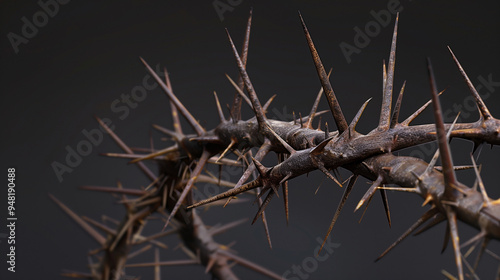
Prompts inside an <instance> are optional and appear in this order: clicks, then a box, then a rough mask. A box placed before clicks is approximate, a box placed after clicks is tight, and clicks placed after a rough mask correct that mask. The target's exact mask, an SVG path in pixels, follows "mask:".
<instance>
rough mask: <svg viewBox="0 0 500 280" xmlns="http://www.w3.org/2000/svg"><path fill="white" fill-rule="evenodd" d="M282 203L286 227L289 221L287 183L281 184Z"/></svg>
mask: <svg viewBox="0 0 500 280" xmlns="http://www.w3.org/2000/svg"><path fill="white" fill-rule="evenodd" d="M282 191H283V202H284V204H285V216H286V225H288V221H289V210H288V181H286V182H283V189H282Z"/></svg>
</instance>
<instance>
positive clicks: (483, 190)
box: [470, 154, 491, 207]
mask: <svg viewBox="0 0 500 280" xmlns="http://www.w3.org/2000/svg"><path fill="white" fill-rule="evenodd" d="M470 158H471V160H472V164H473V165H474V172H475V173H476V177H477V181H478V183H479V189H480V190H481V195H482V196H483V203H484V204H485V205H486V207H491V202H490V198H489V197H488V194H487V193H486V189H485V188H484V184H483V179H481V175H480V174H479V169H477V165H476V161H475V160H474V156H473V155H472V154H471V155H470Z"/></svg>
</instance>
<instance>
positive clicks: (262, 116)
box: [226, 29, 266, 131]
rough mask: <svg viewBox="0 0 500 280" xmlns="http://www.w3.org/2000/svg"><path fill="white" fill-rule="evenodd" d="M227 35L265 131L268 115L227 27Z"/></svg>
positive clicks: (256, 113) (260, 124) (254, 108)
mask: <svg viewBox="0 0 500 280" xmlns="http://www.w3.org/2000/svg"><path fill="white" fill-rule="evenodd" d="M226 33H227V37H228V39H229V43H230V44H231V48H232V50H233V55H234V57H235V59H236V63H237V65H238V69H239V71H240V75H241V77H242V79H243V81H244V82H245V87H246V89H247V92H248V94H249V95H250V101H252V105H253V106H252V107H253V111H254V113H255V117H256V118H257V122H258V123H259V126H260V129H261V131H264V129H265V128H264V124H265V123H266V115H265V114H264V110H263V109H262V106H261V105H260V101H259V98H258V97H257V93H256V92H255V90H254V88H253V85H252V82H251V81H250V77H249V76H248V73H247V71H246V70H245V67H244V65H243V62H242V61H241V58H240V56H239V55H238V51H237V50H236V47H235V46H234V43H233V40H232V39H231V35H229V31H228V30H227V29H226Z"/></svg>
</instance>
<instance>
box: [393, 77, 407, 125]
mask: <svg viewBox="0 0 500 280" xmlns="http://www.w3.org/2000/svg"><path fill="white" fill-rule="evenodd" d="M405 86H406V81H404V83H403V86H402V87H401V91H399V95H398V100H397V101H396V105H395V106H394V111H393V112H392V120H391V127H390V128H394V127H395V126H396V124H398V119H399V112H400V111H401V103H402V102H403V94H404V91H405Z"/></svg>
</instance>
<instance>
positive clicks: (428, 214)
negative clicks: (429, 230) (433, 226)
mask: <svg viewBox="0 0 500 280" xmlns="http://www.w3.org/2000/svg"><path fill="white" fill-rule="evenodd" d="M436 213H438V210H437V209H436V208H431V209H429V211H427V212H425V213H424V214H423V215H422V217H420V218H419V219H418V220H417V221H416V222H415V223H414V224H413V225H412V226H411V227H410V228H409V229H407V230H406V231H405V232H404V233H403V234H402V235H401V236H400V237H399V238H398V239H397V240H396V241H395V242H394V243H392V244H391V246H389V248H387V249H386V250H385V251H384V252H383V253H382V254H380V256H378V257H377V259H375V261H376V262H377V261H379V260H380V259H381V258H383V257H384V256H385V255H387V253H389V252H390V251H391V250H392V249H394V247H396V246H397V245H398V244H399V243H401V241H403V240H404V239H405V238H406V237H408V235H410V234H411V233H412V232H413V231H414V230H416V229H417V228H418V227H419V226H420V225H422V224H423V223H425V222H426V221H427V220H429V219H430V218H431V217H432V216H434V215H435V214H436Z"/></svg>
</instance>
